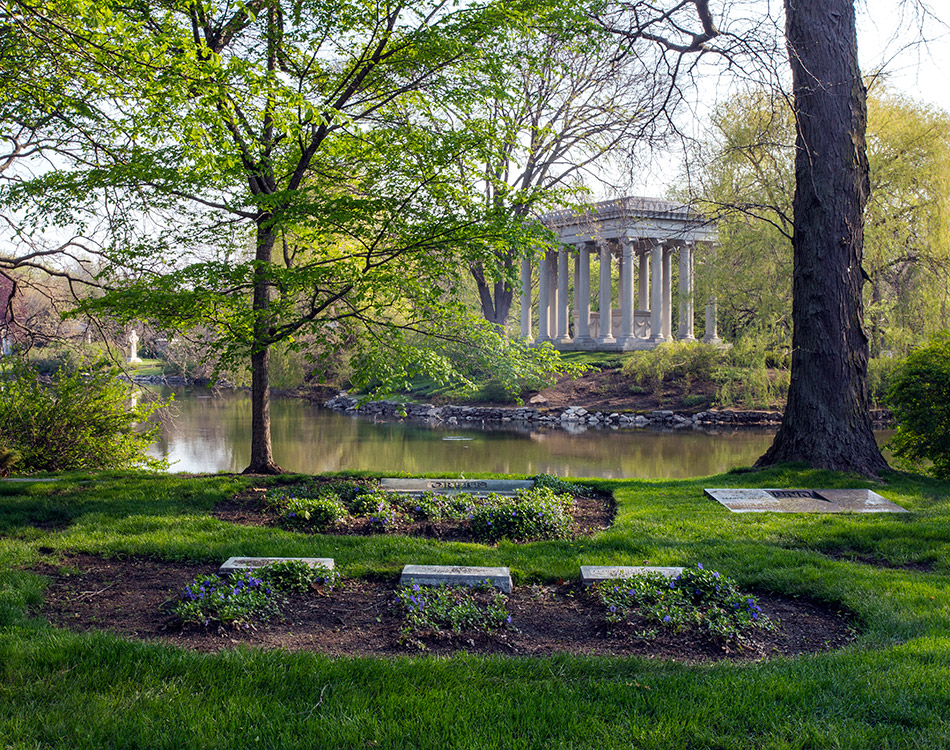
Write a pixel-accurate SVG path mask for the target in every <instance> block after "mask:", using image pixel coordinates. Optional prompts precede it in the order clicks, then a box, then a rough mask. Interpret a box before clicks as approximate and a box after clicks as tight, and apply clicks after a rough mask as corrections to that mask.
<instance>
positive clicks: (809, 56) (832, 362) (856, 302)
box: [757, 0, 887, 476]
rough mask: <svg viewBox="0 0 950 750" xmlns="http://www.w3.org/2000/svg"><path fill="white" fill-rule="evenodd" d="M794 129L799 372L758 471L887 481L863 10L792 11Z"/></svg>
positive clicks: (799, 4) (838, 1) (833, 2)
mask: <svg viewBox="0 0 950 750" xmlns="http://www.w3.org/2000/svg"><path fill="white" fill-rule="evenodd" d="M785 16H786V21H785V25H786V26H785V28H786V32H785V35H786V40H787V43H788V52H789V59H790V61H791V65H792V89H793V92H794V99H795V101H794V107H795V124H796V130H797V138H796V144H795V146H796V153H795V199H794V202H793V213H794V216H795V231H794V236H793V238H792V247H793V250H794V270H793V277H792V278H793V282H792V283H793V293H792V323H793V327H792V372H791V384H790V386H789V392H788V403H787V405H786V407H785V413H784V416H783V418H782V425H781V427H780V428H779V431H778V433H777V434H776V436H775V441H774V442H773V443H772V447H771V448H769V450H768V451H767V452H766V453H765V455H763V456H762V457H761V458H760V459H759V461H758V462H757V465H758V466H767V465H770V464H774V463H779V462H783V461H806V462H807V463H808V464H810V465H811V466H816V467H819V468H827V469H838V470H844V471H854V472H857V473H859V474H865V475H872V476H873V475H877V474H878V473H880V472H881V471H883V470H885V469H886V468H887V462H886V461H885V460H884V458H883V456H882V455H881V451H880V449H879V448H878V447H877V443H876V442H875V440H874V433H873V430H872V426H871V413H870V398H869V396H868V382H867V369H868V356H869V352H868V338H867V335H866V334H865V332H864V321H863V303H862V299H863V298H862V287H863V284H864V280H865V273H864V270H863V268H862V265H861V263H862V258H863V250H864V207H865V204H866V203H867V198H868V190H869V180H868V160H867V153H866V144H865V131H866V127H867V104H866V95H867V94H866V90H865V87H864V82H863V80H862V78H861V70H860V68H859V67H858V45H857V34H856V31H855V15H854V3H853V0H820V1H819V0H785Z"/></svg>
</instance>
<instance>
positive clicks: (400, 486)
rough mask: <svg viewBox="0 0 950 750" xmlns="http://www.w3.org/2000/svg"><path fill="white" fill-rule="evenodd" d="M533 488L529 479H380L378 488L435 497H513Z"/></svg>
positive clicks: (385, 490) (532, 483)
mask: <svg viewBox="0 0 950 750" xmlns="http://www.w3.org/2000/svg"><path fill="white" fill-rule="evenodd" d="M532 487H534V482H533V481H531V480H530V479H527V480H525V479H448V478H447V479H395V478H388V479H381V480H380V482H379V488H380V489H381V490H383V491H384V492H398V493H400V494H405V495H421V494H422V493H424V492H431V493H433V494H435V495H460V494H462V493H466V494H469V495H487V494H488V493H489V492H493V493H495V494H496V495H509V496H513V495H514V494H515V493H516V492H517V490H529V489H531V488H532Z"/></svg>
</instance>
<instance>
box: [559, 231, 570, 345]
mask: <svg viewBox="0 0 950 750" xmlns="http://www.w3.org/2000/svg"><path fill="white" fill-rule="evenodd" d="M567 258H568V256H567V250H566V249H565V248H561V249H560V250H558V253H557V342H558V343H559V344H570V343H571V336H570V334H569V330H570V324H569V323H568V316H569V315H570V314H571V306H570V298H569V297H568V288H569V286H568V282H569V280H570V275H569V271H568V266H567Z"/></svg>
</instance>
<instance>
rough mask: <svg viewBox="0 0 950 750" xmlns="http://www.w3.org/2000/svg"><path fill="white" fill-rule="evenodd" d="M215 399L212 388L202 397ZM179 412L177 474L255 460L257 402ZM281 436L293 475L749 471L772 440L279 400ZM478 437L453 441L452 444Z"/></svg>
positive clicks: (171, 441) (199, 402)
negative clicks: (523, 423)
mask: <svg viewBox="0 0 950 750" xmlns="http://www.w3.org/2000/svg"><path fill="white" fill-rule="evenodd" d="M206 394H207V395H210V394H209V392H207V391H205V392H203V393H201V394H200V395H206ZM174 403H175V406H174V409H175V413H174V414H173V416H172V418H171V419H170V420H169V421H168V423H167V425H166V430H165V433H164V437H163V438H162V440H160V441H159V443H158V445H157V446H156V448H157V451H156V452H159V451H160V452H161V453H162V454H163V455H168V456H171V457H172V458H178V459H180V460H181V462H180V463H179V464H178V465H177V466H175V467H173V470H177V471H238V470H240V469H241V468H242V467H243V466H244V465H246V463H247V461H248V460H249V458H250V446H249V445H248V443H247V439H246V436H247V435H248V434H249V425H250V419H251V412H250V399H249V398H248V397H247V395H246V394H244V393H233V392H232V393H227V392H226V393H220V394H216V395H214V397H213V398H199V397H198V395H197V394H196V393H195V392H189V393H182V394H179V395H178V396H177V397H176V400H175V402H174ZM271 408H272V425H271V430H272V438H273V444H274V454H275V457H276V459H277V461H278V463H279V464H281V465H282V466H284V467H285V468H288V469H290V470H292V471H302V472H307V473H319V472H324V471H340V470H343V469H356V470H373V471H393V472H396V471H406V472H413V473H423V472H445V473H458V472H462V473H465V472H470V473H475V472H497V473H518V474H537V473H542V472H544V473H551V474H558V475H561V476H567V475H574V476H602V477H687V476H702V475H707V474H715V473H718V472H721V471H725V470H727V469H729V468H731V467H733V466H748V465H751V464H752V463H753V462H754V461H755V459H756V458H757V457H758V456H759V455H761V453H762V451H764V450H765V448H767V447H768V444H769V442H770V440H771V435H770V434H768V433H763V432H735V433H729V434H721V435H710V434H703V433H697V432H692V431H688V432H687V431H682V432H669V433H667V432H654V431H650V430H596V429H591V430H587V431H584V432H581V433H579V434H574V435H571V434H569V433H567V432H564V431H562V430H537V429H536V430H535V431H533V432H532V431H530V430H529V429H527V428H524V429H517V428H511V427H502V428H495V429H488V430H484V431H483V430H478V429H472V428H471V427H468V426H452V425H442V426H437V427H434V428H428V427H423V426H420V425H418V424H412V423H404V422H396V421H393V422H387V421H381V422H372V421H370V420H368V419H364V418H359V417H352V416H347V415H342V414H338V413H336V412H328V411H326V410H323V409H319V408H317V407H316V406H314V405H313V404H311V403H309V402H306V401H301V400H298V399H275V400H274V402H273V404H272V407H271ZM459 437H465V438H471V439H470V440H457V439H456V440H449V439H445V438H459Z"/></svg>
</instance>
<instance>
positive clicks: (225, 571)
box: [218, 557, 335, 576]
mask: <svg viewBox="0 0 950 750" xmlns="http://www.w3.org/2000/svg"><path fill="white" fill-rule="evenodd" d="M287 560H300V561H302V562H305V563H307V565H309V566H310V567H311V568H315V567H317V566H318V565H322V566H323V567H325V568H329V569H330V570H333V568H334V567H335V566H334V563H333V558H332V557H229V558H228V559H227V560H225V562H224V564H223V565H222V566H221V567H220V568H218V573H220V574H221V575H223V576H227V575H231V574H232V573H237V572H238V571H241V570H249V569H254V568H263V567H264V566H265V565H270V564H271V563H276V562H285V561H287Z"/></svg>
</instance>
